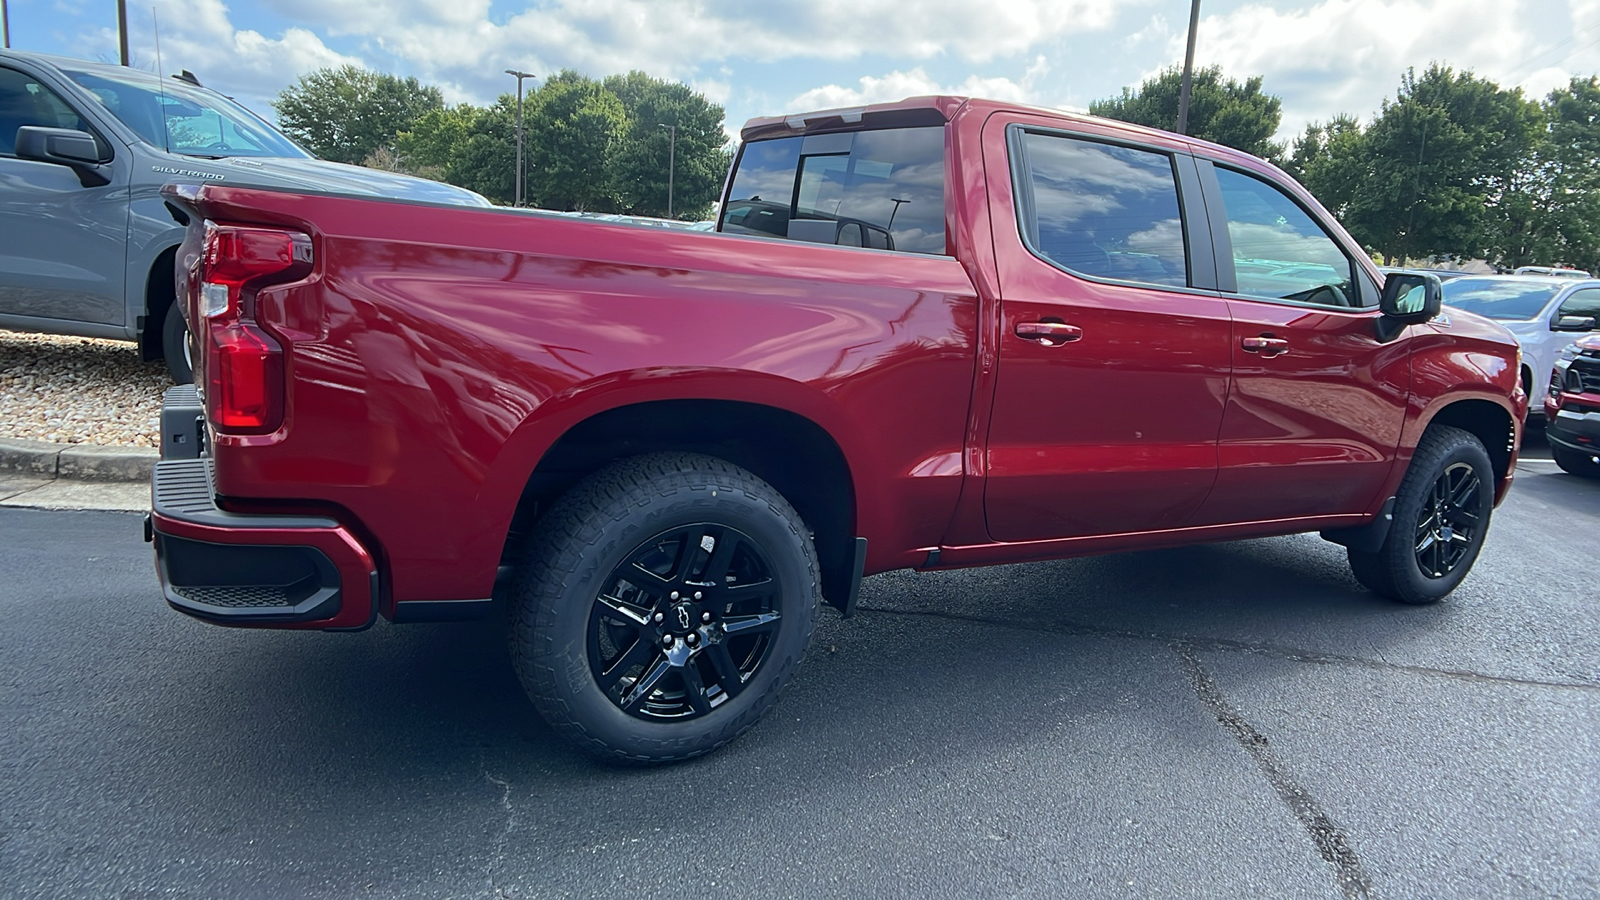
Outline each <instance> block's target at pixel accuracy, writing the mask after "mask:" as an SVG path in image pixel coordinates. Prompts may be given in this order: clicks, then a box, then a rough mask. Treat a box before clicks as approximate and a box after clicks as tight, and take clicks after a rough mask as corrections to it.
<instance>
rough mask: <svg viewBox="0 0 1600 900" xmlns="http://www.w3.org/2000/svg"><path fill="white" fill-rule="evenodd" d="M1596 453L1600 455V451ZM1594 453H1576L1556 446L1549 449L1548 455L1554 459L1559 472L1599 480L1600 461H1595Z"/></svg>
mask: <svg viewBox="0 0 1600 900" xmlns="http://www.w3.org/2000/svg"><path fill="white" fill-rule="evenodd" d="M1596 453H1600V450H1597V451H1596ZM1596 453H1578V452H1575V451H1572V450H1566V449H1563V448H1561V447H1556V446H1552V447H1551V448H1550V455H1551V456H1553V457H1555V461H1556V465H1558V466H1560V467H1561V471H1563V472H1566V473H1568V474H1570V475H1581V476H1583V477H1584V478H1600V461H1597V460H1596Z"/></svg>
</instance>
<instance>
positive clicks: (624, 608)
mask: <svg viewBox="0 0 1600 900" xmlns="http://www.w3.org/2000/svg"><path fill="white" fill-rule="evenodd" d="M595 604H596V606H595V612H596V613H599V612H600V611H601V609H602V608H603V609H609V610H611V611H612V612H614V613H616V614H617V615H619V616H622V617H623V618H624V619H627V620H628V621H630V622H632V623H633V624H635V625H648V624H650V614H649V613H647V612H645V611H643V610H639V609H635V608H633V607H632V606H629V605H628V604H626V603H623V602H622V601H621V600H618V599H617V598H615V597H608V596H606V595H605V594H601V595H600V596H598V597H596V598H595Z"/></svg>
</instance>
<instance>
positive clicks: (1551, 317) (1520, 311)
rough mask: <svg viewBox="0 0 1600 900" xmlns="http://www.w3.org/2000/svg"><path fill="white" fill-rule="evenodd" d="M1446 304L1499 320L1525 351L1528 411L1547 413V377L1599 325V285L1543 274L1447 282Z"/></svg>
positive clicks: (1484, 277)
mask: <svg viewBox="0 0 1600 900" xmlns="http://www.w3.org/2000/svg"><path fill="white" fill-rule="evenodd" d="M1444 304H1445V306H1446V307H1447V308H1450V309H1460V310H1465V311H1467V312H1471V313H1477V314H1478V315H1481V316H1487V317H1488V318H1491V319H1494V320H1495V321H1496V322H1499V323H1500V324H1501V325H1504V326H1505V327H1506V328H1507V329H1509V330H1510V331H1511V333H1512V334H1514V335H1516V337H1517V344H1518V345H1519V346H1520V347H1521V348H1522V362H1521V373H1520V374H1521V378H1522V388H1523V390H1524V391H1526V392H1527V394H1528V409H1529V411H1530V412H1532V413H1535V414H1542V413H1543V412H1544V398H1545V395H1546V392H1547V391H1548V389H1549V382H1548V381H1547V379H1545V378H1543V377H1535V376H1534V373H1535V372H1540V373H1543V372H1548V371H1550V368H1551V366H1553V365H1554V364H1555V360H1556V356H1557V354H1559V353H1560V352H1561V351H1562V349H1564V348H1565V347H1568V346H1570V345H1571V344H1572V342H1573V341H1575V340H1577V339H1578V337H1580V336H1581V335H1583V334H1585V333H1587V332H1590V331H1593V330H1594V328H1595V323H1596V322H1600V281H1596V280H1577V279H1570V278H1551V277H1549V276H1543V275H1473V276H1469V277H1466V278H1454V279H1451V280H1450V281H1447V282H1445V283H1444Z"/></svg>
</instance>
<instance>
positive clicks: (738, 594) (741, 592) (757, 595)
mask: <svg viewBox="0 0 1600 900" xmlns="http://www.w3.org/2000/svg"><path fill="white" fill-rule="evenodd" d="M777 586H778V585H777V582H775V581H773V580H772V579H771V578H763V579H761V580H760V581H752V582H750V583H749V584H737V585H734V586H732V587H728V588H724V589H723V591H722V602H723V603H743V602H745V601H747V600H760V599H762V598H763V597H767V596H770V595H771V594H772V592H773V591H774V590H776V589H777ZM712 596H716V595H715V594H713V595H712Z"/></svg>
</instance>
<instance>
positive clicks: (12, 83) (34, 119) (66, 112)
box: [0, 69, 89, 156]
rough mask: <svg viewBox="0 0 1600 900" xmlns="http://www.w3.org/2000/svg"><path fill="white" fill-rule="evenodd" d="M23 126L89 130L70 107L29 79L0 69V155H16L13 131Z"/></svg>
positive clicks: (32, 79) (14, 71) (14, 133)
mask: <svg viewBox="0 0 1600 900" xmlns="http://www.w3.org/2000/svg"><path fill="white" fill-rule="evenodd" d="M24 125H36V126H41V127H44V128H71V129H73V130H75V131H88V130H89V126H88V125H86V124H85V123H84V121H83V119H81V118H79V117H78V114H77V113H75V112H73V111H72V107H70V106H68V105H67V104H66V102H65V101H63V100H62V99H61V98H60V97H57V96H56V95H55V93H54V92H53V91H51V90H50V89H49V88H47V87H45V86H44V85H42V84H40V83H39V82H38V81H37V80H35V79H34V78H33V77H32V76H29V75H24V74H22V73H21V72H18V71H17V70H15V69H0V155H5V156H13V155H15V154H16V152H17V129H18V128H21V127H23V126H24Z"/></svg>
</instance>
